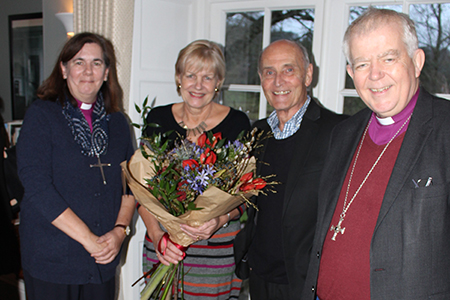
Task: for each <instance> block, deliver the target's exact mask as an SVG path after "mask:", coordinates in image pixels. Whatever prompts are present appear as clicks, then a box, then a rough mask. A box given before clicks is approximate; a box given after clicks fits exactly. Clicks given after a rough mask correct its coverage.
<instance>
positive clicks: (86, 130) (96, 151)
mask: <svg viewBox="0 0 450 300" xmlns="http://www.w3.org/2000/svg"><path fill="white" fill-rule="evenodd" d="M62 113H63V115H64V116H65V117H66V119H67V121H68V122H69V127H70V129H71V130H72V134H73V137H74V139H75V141H76V142H77V143H78V145H80V147H81V153H83V154H84V155H86V156H90V157H94V156H98V155H100V154H103V153H106V150H107V148H108V121H109V119H110V116H109V115H107V114H106V110H105V105H104V101H103V95H102V93H99V94H98V97H97V101H96V102H95V105H94V110H93V111H92V133H91V128H90V127H89V124H88V122H87V121H86V118H85V117H84V115H83V112H82V111H81V109H80V108H79V107H73V105H72V104H71V103H70V102H69V99H67V98H66V103H65V105H64V107H63V110H62Z"/></svg>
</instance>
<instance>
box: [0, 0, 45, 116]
mask: <svg viewBox="0 0 450 300" xmlns="http://www.w3.org/2000/svg"><path fill="white" fill-rule="evenodd" d="M37 12H42V0H2V4H1V9H0V41H1V43H2V46H1V47H0V97H2V98H3V101H4V110H3V111H2V112H1V113H2V115H3V118H4V119H5V122H8V121H11V118H12V110H11V78H10V76H11V72H10V64H9V23H8V16H9V15H20V14H30V13H37Z"/></svg>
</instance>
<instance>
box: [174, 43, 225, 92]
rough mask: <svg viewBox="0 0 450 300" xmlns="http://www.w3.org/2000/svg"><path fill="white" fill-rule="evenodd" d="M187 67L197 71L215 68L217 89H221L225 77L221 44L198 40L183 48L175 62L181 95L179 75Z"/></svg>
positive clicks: (177, 84)
mask: <svg viewBox="0 0 450 300" xmlns="http://www.w3.org/2000/svg"><path fill="white" fill-rule="evenodd" d="M187 68H192V69H193V70H194V71H195V72H198V71H200V70H202V69H212V70H214V75H215V76H217V79H218V85H217V89H220V88H221V87H222V84H223V81H224V79H225V58H224V56H223V52H222V49H221V47H220V46H219V44H217V43H215V42H212V41H208V40H196V41H193V42H192V43H190V44H189V45H187V46H186V47H184V48H183V49H181V51H180V53H178V59H177V62H176V63H175V84H176V86H177V92H178V95H180V96H181V93H180V82H179V77H180V75H182V74H184V73H185V71H186V69H187Z"/></svg>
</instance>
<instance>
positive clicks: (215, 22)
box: [210, 0, 325, 119]
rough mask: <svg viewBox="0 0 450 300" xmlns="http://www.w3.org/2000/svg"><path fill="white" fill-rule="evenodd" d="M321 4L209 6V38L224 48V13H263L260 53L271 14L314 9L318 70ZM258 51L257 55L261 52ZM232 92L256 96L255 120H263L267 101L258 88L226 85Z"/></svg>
mask: <svg viewBox="0 0 450 300" xmlns="http://www.w3.org/2000/svg"><path fill="white" fill-rule="evenodd" d="M324 2H325V0H300V1H299V0H296V1H295V0H278V1H276V3H275V1H273V0H272V1H271V0H265V1H236V0H233V1H227V2H217V3H211V6H210V13H211V14H210V26H211V27H210V28H211V31H210V38H211V40H213V41H217V42H218V43H221V44H222V45H225V34H226V17H227V14H228V13H233V12H251V11H263V12H264V32H263V41H262V49H264V48H265V47H267V46H268V45H269V44H270V32H271V31H270V29H271V22H270V21H271V18H272V11H276V10H293V9H306V8H314V16H315V17H314V35H313V44H312V52H313V55H314V58H315V61H316V64H317V65H318V66H320V63H321V50H322V35H323V19H324V18H323V14H324ZM262 49H261V51H262ZM319 82H320V81H319ZM229 90H232V91H239V92H259V93H260V97H259V114H258V115H259V119H262V118H265V117H267V115H266V110H267V101H266V98H265V96H264V93H263V91H262V88H261V86H260V85H243V84H230V89H229ZM316 93H317V87H316V88H314V89H313V95H315V94H316Z"/></svg>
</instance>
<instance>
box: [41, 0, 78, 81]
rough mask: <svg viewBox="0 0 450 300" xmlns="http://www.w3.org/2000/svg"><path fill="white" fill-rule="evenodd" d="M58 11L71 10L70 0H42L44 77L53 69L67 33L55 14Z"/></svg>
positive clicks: (71, 2) (71, 3)
mask: <svg viewBox="0 0 450 300" xmlns="http://www.w3.org/2000/svg"><path fill="white" fill-rule="evenodd" d="M58 12H73V1H72V0H42V15H43V17H44V78H47V77H48V76H49V75H50V73H51V72H52V70H53V67H54V65H55V62H56V59H57V57H58V55H59V52H60V51H61V49H62V47H63V45H64V43H65V42H66V41H67V34H66V30H65V28H64V25H63V24H62V23H61V21H60V20H59V19H57V18H56V16H55V14H56V13H58Z"/></svg>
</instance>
